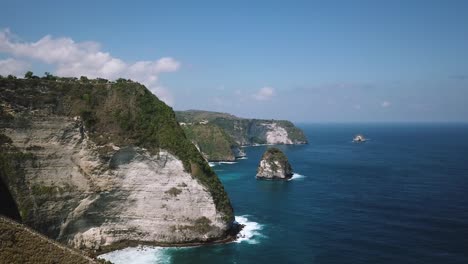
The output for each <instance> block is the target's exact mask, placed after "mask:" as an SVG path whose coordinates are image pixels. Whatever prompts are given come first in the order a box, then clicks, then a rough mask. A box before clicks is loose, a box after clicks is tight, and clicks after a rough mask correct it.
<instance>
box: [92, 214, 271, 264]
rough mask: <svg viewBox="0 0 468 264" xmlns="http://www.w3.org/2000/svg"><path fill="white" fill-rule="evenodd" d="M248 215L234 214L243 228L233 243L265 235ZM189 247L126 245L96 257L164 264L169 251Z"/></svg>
mask: <svg viewBox="0 0 468 264" xmlns="http://www.w3.org/2000/svg"><path fill="white" fill-rule="evenodd" d="M248 217H249V215H242V216H236V218H235V220H236V222H237V223H239V224H242V225H244V228H243V229H242V230H241V232H240V233H239V234H238V238H237V239H236V240H235V241H234V242H235V243H242V242H245V243H248V244H258V243H260V239H261V238H264V237H265V236H264V235H262V234H261V233H260V231H261V230H262V229H263V225H261V224H259V223H257V222H254V221H250V220H249V219H248ZM189 248H193V247H179V248H173V247H155V246H138V247H128V248H124V249H121V250H116V251H112V252H109V253H106V254H102V255H99V256H98V258H100V259H105V260H109V261H111V262H112V263H114V264H127V263H132V264H154V263H158V264H166V263H171V262H172V257H171V252H173V251H174V250H186V249H189Z"/></svg>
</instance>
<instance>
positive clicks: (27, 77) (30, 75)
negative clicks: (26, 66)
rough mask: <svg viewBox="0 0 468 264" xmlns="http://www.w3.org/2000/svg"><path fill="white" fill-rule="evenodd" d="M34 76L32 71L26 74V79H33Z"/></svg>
mask: <svg viewBox="0 0 468 264" xmlns="http://www.w3.org/2000/svg"><path fill="white" fill-rule="evenodd" d="M33 76H34V73H33V72H32V71H28V72H26V74H25V75H24V78H25V79H32V78H33Z"/></svg>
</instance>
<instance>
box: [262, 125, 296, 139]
mask: <svg viewBox="0 0 468 264" xmlns="http://www.w3.org/2000/svg"><path fill="white" fill-rule="evenodd" d="M262 125H263V126H265V127H266V128H267V129H268V130H267V132H266V142H267V144H293V142H292V141H291V139H290V138H289V136H288V132H287V131H286V129H284V128H283V127H281V126H279V125H278V124H277V123H264V124H262Z"/></svg>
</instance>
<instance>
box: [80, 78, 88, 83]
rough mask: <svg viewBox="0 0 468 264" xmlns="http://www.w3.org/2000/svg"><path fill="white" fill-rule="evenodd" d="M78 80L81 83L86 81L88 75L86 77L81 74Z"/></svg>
mask: <svg viewBox="0 0 468 264" xmlns="http://www.w3.org/2000/svg"><path fill="white" fill-rule="evenodd" d="M80 81H81V82H83V83H87V82H88V81H89V80H88V77H86V76H81V77H80Z"/></svg>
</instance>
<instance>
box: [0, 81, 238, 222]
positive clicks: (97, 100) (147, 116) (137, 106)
mask: <svg viewBox="0 0 468 264" xmlns="http://www.w3.org/2000/svg"><path fill="white" fill-rule="evenodd" d="M35 111H43V112H45V113H47V114H50V115H62V116H69V117H75V116H80V117H81V119H82V120H83V122H84V124H85V129H86V131H87V132H88V134H89V136H90V138H91V139H92V140H93V141H94V142H95V143H96V144H98V145H101V144H102V145H103V144H107V143H110V142H112V143H114V144H116V145H118V146H128V145H134V146H139V147H143V148H146V149H148V150H149V151H150V152H152V153H153V154H158V153H159V150H160V149H165V150H167V151H169V152H171V153H172V154H174V155H175V156H177V157H178V158H179V159H181V161H182V162H183V164H184V167H185V169H186V171H188V172H190V173H191V174H192V175H193V176H194V177H195V178H196V179H198V180H199V181H200V182H201V183H202V184H203V185H205V186H207V187H208V188H207V189H208V190H209V191H210V193H211V195H212V196H213V200H214V202H215V205H216V208H217V210H218V211H220V212H222V213H223V214H224V215H225V217H226V220H229V221H230V220H233V219H234V216H233V211H232V206H231V204H230V201H229V198H228V196H227V194H226V192H225V191H224V187H223V185H222V184H221V182H220V180H219V179H218V177H217V176H216V174H215V173H214V172H213V170H212V169H211V168H210V167H209V165H208V163H207V162H206V161H205V160H204V159H203V157H202V156H201V154H200V153H199V152H198V150H197V149H196V147H195V146H194V145H193V144H192V143H191V142H190V141H189V140H188V139H187V138H186V136H185V134H184V131H183V130H182V129H181V128H180V126H179V124H178V123H177V121H176V118H175V113H174V111H173V110H172V108H171V107H169V106H167V105H166V104H165V103H164V102H162V101H161V100H159V99H158V98H157V97H156V96H155V95H154V94H152V93H151V92H150V91H149V90H148V89H146V87H144V86H143V85H141V84H139V83H136V82H133V81H131V80H124V79H119V80H117V81H116V82H108V81H107V80H104V79H96V80H89V79H87V78H85V77H82V78H81V79H80V80H78V79H77V78H58V77H55V78H52V79H51V78H50V76H49V77H44V78H34V77H31V78H29V79H15V78H1V79H0V129H1V128H4V127H16V128H19V129H20V128H21V127H25V126H27V125H28V124H27V121H28V118H27V116H28V115H29V114H32V113H34V112H35ZM12 116H13V118H12ZM20 121H22V122H20Z"/></svg>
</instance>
